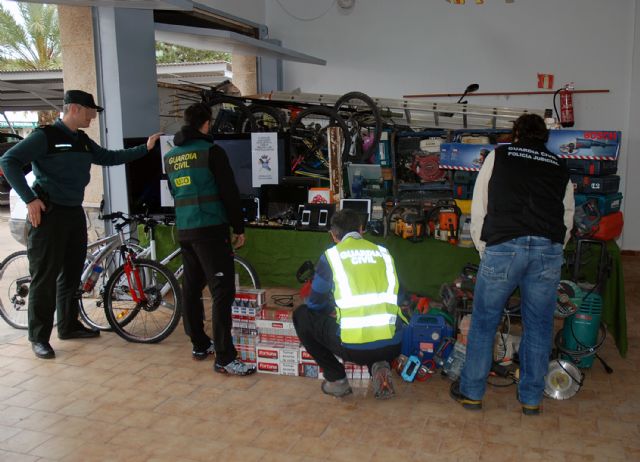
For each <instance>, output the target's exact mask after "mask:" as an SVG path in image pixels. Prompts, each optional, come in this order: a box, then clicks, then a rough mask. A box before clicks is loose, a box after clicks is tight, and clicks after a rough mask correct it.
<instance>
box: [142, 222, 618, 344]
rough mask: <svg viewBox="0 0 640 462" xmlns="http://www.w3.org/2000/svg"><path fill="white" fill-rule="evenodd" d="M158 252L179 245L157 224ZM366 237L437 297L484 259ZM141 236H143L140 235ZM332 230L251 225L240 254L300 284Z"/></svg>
mask: <svg viewBox="0 0 640 462" xmlns="http://www.w3.org/2000/svg"><path fill="white" fill-rule="evenodd" d="M156 236H157V240H158V255H160V256H162V255H166V254H168V253H169V252H170V251H171V250H172V249H174V248H175V246H176V245H177V240H176V237H175V232H174V231H173V229H172V228H167V227H163V226H159V227H158V228H157V229H156ZM367 239H369V240H371V241H373V242H376V243H379V244H382V245H384V246H385V247H386V248H387V249H389V252H391V255H393V258H394V260H395V262H396V267H397V270H398V278H399V279H400V282H401V284H402V285H403V286H404V287H405V288H406V289H407V290H408V291H410V292H415V293H419V294H422V295H426V296H428V297H431V298H434V299H439V289H440V286H441V285H442V284H443V283H445V282H452V281H453V280H454V279H455V278H456V277H457V276H458V274H459V273H460V271H461V270H462V268H463V266H464V265H465V264H467V263H478V262H479V261H480V259H479V256H478V253H477V252H476V250H475V249H464V248H460V247H454V246H452V245H450V244H447V243H445V242H440V241H435V240H433V239H426V240H424V241H423V242H419V243H415V244H414V243H411V242H409V241H407V240H403V239H400V238H398V237H397V236H389V237H387V238H386V239H384V238H382V237H377V236H371V235H367ZM141 240H142V239H141ZM332 244H333V243H332V241H331V238H330V236H329V233H326V232H311V231H292V230H280V229H260V228H247V230H246V244H245V246H244V247H243V248H241V249H240V250H239V251H238V255H240V256H241V257H244V258H246V259H247V260H248V261H249V262H250V263H251V265H252V266H253V267H254V268H255V269H256V271H257V273H258V276H259V278H260V281H261V283H262V285H263V286H266V287H291V288H297V287H299V286H300V284H299V283H298V281H297V280H296V277H295V275H296V271H297V269H298V267H299V266H300V265H301V264H302V263H303V262H304V261H305V260H311V261H312V262H313V263H315V262H316V261H317V260H318V258H319V257H320V254H321V253H322V252H324V251H325V250H326V249H328V248H329V247H330V246H331V245H332ZM607 249H608V251H609V253H610V255H611V256H612V259H613V267H612V272H611V276H610V278H609V280H608V281H607V284H606V286H605V289H604V292H603V301H604V308H603V314H602V318H603V321H604V322H605V324H606V325H607V328H608V330H609V332H610V333H611V335H612V336H613V337H614V338H615V341H616V346H617V347H618V350H619V351H620V354H621V355H622V356H626V353H627V347H628V345H627V319H626V310H625V299H624V282H623V278H622V266H621V260H620V249H619V248H618V246H617V245H616V243H615V242H614V241H611V242H609V243H608V244H607Z"/></svg>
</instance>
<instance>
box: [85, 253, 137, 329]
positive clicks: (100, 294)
mask: <svg viewBox="0 0 640 462" xmlns="http://www.w3.org/2000/svg"><path fill="white" fill-rule="evenodd" d="M127 247H128V248H129V249H130V250H131V251H132V252H133V253H135V254H136V255H138V254H139V253H140V252H142V251H143V250H144V249H143V248H142V247H140V246H139V245H138V244H134V243H132V242H128V243H127ZM94 263H95V261H92V260H91V259H90V258H87V261H86V263H85V264H91V265H93V264H94ZM123 263H124V262H123V261H122V254H121V252H120V250H119V249H116V250H113V251H112V252H109V253H108V254H106V255H105V256H104V257H103V259H102V262H100V266H101V267H102V273H100V277H99V278H98V280H97V281H96V284H95V286H94V287H93V290H92V291H91V292H82V297H81V298H80V301H79V306H78V308H79V311H80V318H81V319H82V320H83V321H84V322H85V323H86V324H88V325H89V326H91V327H94V328H96V329H99V330H103V331H110V330H111V324H109V321H108V320H107V315H106V312H105V309H104V307H105V305H104V294H105V290H106V285H107V282H108V281H109V278H110V277H111V275H112V274H113V273H114V272H115V271H116V269H118V268H119V267H120V266H122V264H123Z"/></svg>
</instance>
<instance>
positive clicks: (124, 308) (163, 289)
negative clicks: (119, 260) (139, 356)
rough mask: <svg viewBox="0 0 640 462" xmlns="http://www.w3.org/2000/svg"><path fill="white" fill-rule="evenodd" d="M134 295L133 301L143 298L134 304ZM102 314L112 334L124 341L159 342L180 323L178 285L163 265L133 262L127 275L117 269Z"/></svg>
mask: <svg viewBox="0 0 640 462" xmlns="http://www.w3.org/2000/svg"><path fill="white" fill-rule="evenodd" d="M129 281H131V283H130V282H129ZM134 294H135V298H136V299H137V298H138V296H140V295H142V294H144V297H143V299H142V300H138V301H136V300H134ZM105 313H106V316H107V320H108V321H109V324H110V325H111V327H112V328H113V330H114V331H115V332H116V333H117V334H118V335H119V336H120V337H122V338H124V339H125V340H128V341H129V342H135V343H157V342H160V341H162V340H164V339H165V338H167V337H168V336H169V335H170V334H171V332H173V330H174V329H175V328H176V326H177V325H178V321H180V315H181V313H182V301H181V294H180V289H179V286H178V281H176V278H175V277H174V275H173V274H172V273H171V271H169V270H168V269H167V268H166V267H165V266H164V265H161V264H160V263H158V262H155V261H152V260H135V261H134V263H133V268H132V271H131V273H130V274H127V273H126V272H125V267H124V266H120V267H119V268H118V269H116V270H115V271H114V273H113V274H112V275H111V278H109V281H108V282H107V286H106V288H105Z"/></svg>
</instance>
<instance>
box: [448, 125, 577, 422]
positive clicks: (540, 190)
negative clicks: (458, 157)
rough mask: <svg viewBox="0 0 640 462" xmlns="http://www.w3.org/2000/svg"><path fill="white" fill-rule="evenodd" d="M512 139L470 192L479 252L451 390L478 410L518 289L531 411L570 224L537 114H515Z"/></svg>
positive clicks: (560, 166)
mask: <svg viewBox="0 0 640 462" xmlns="http://www.w3.org/2000/svg"><path fill="white" fill-rule="evenodd" d="M513 136H514V143H513V144H511V145H509V146H501V147H498V148H497V149H496V150H495V151H494V152H491V153H489V155H488V156H487V158H486V159H485V161H484V163H483V165H482V168H481V170H480V173H479V175H478V179H477V180H476V184H475V187H474V191H473V202H472V205H471V237H472V238H473V242H474V244H475V245H476V248H477V249H478V251H479V252H480V257H481V261H480V268H479V271H478V278H477V282H476V288H475V293H474V301H473V314H472V317H471V330H470V331H469V341H468V343H467V356H466V360H465V365H464V368H463V370H462V375H461V379H460V382H455V383H453V384H452V386H451V396H452V398H453V399H454V400H456V401H458V402H459V403H460V404H462V405H463V406H464V407H465V408H467V409H481V408H482V397H483V396H484V392H485V388H486V380H487V375H488V374H489V370H490V368H491V361H492V355H493V341H494V338H495V333H496V329H497V327H498V323H499V322H500V319H501V317H502V310H503V308H504V306H505V304H506V302H507V300H508V298H509V296H510V295H511V293H512V292H513V291H514V290H515V288H516V287H519V288H520V296H521V305H520V306H521V313H522V322H523V333H522V340H521V342H520V350H519V357H520V381H519V384H518V399H519V401H520V403H521V404H522V412H523V413H524V414H526V415H536V414H539V413H540V412H541V406H540V403H541V402H542V394H543V391H544V376H545V375H546V373H547V370H548V365H549V353H550V352H551V343H552V336H553V312H554V309H555V305H556V303H555V300H556V288H557V287H558V282H560V268H561V266H562V259H563V253H562V248H563V245H564V244H566V243H567V241H568V240H569V238H570V236H571V228H572V226H573V211H574V201H573V185H572V183H571V181H569V174H568V172H567V167H566V164H565V162H564V160H562V159H560V158H558V157H557V156H556V155H555V154H553V153H551V152H549V150H547V148H546V146H545V143H546V141H547V139H548V137H549V132H548V130H547V128H546V126H545V124H544V121H543V120H542V118H541V117H540V116H537V115H535V114H525V115H523V116H521V117H519V118H518V120H516V121H515V123H514V127H513Z"/></svg>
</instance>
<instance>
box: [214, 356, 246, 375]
mask: <svg viewBox="0 0 640 462" xmlns="http://www.w3.org/2000/svg"><path fill="white" fill-rule="evenodd" d="M213 370H214V371H216V372H219V373H220V374H231V375H251V374H253V373H254V372H255V371H256V368H255V367H253V366H248V365H247V364H245V363H243V362H242V361H239V360H237V359H234V360H233V361H231V362H230V363H229V364H227V365H226V366H222V365H220V364H218V362H217V361H216V362H215V363H214V364H213Z"/></svg>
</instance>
